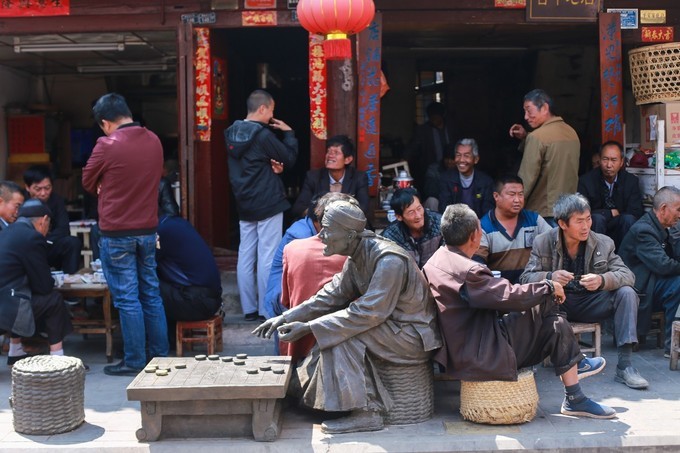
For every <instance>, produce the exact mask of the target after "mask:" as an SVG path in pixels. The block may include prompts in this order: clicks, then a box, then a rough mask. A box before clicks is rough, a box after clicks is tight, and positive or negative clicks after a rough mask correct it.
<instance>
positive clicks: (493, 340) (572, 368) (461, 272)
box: [423, 204, 616, 418]
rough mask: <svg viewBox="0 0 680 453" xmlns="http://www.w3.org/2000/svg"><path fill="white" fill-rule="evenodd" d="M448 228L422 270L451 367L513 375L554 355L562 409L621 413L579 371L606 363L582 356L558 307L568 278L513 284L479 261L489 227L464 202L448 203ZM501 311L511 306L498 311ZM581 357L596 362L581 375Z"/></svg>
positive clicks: (476, 376)
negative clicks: (592, 391)
mask: <svg viewBox="0 0 680 453" xmlns="http://www.w3.org/2000/svg"><path fill="white" fill-rule="evenodd" d="M442 234H443V235H444V240H445V241H446V244H447V245H445V246H443V247H442V248H440V249H439V250H438V251H437V252H436V253H435V254H434V255H433V256H432V258H430V260H429V261H428V262H427V263H426V264H425V267H424V268H423V272H424V273H425V276H426V278H427V279H428V281H429V282H430V289H431V290H432V294H433V295H434V298H435V300H436V301H437V305H438V307H439V328H440V331H441V333H442V336H443V338H444V346H443V347H442V348H441V349H440V350H439V351H438V353H437V354H436V355H435V360H436V361H437V362H439V363H441V364H442V365H444V366H445V368H446V373H447V374H449V375H450V376H452V377H453V378H455V379H461V380H466V381H490V380H506V381H512V380H516V379H517V369H518V368H523V367H528V366H533V365H535V364H537V363H540V362H541V361H542V360H543V359H544V358H545V357H546V356H550V359H551V361H552V363H554V364H555V374H556V375H558V376H560V378H561V379H562V382H563V383H564V387H565V393H566V396H565V399H564V402H563V403H562V409H561V412H562V413H563V414H565V415H580V416H584V417H592V418H613V417H615V416H616V412H615V411H614V410H613V409H612V408H609V407H607V406H604V405H600V404H598V403H596V402H594V401H592V400H591V399H590V398H588V397H586V396H585V395H584V394H583V391H582V390H581V386H580V384H579V378H584V377H586V376H590V375H593V374H596V373H598V372H600V371H602V369H603V368H604V361H603V360H602V359H601V358H595V359H584V358H583V354H581V351H580V347H579V345H578V342H577V341H576V338H575V337H574V332H573V331H572V329H571V326H570V325H569V323H568V322H567V320H566V319H565V318H564V316H563V315H561V314H560V313H559V311H558V310H557V306H558V304H561V303H563V302H564V297H565V296H564V289H563V288H562V285H560V284H559V283H558V282H554V281H551V280H543V281H541V282H537V283H530V284H526V285H513V284H511V283H510V282H509V281H508V280H506V279H504V278H495V277H493V275H492V274H491V271H490V270H489V269H488V268H487V267H486V266H484V265H483V264H480V263H478V262H476V261H473V260H472V259H471V258H472V256H473V255H474V253H475V252H476V251H477V249H478V248H479V243H480V241H481V238H482V229H481V227H480V224H479V220H478V219H477V215H476V214H475V213H474V211H472V210H471V209H470V208H469V207H468V206H466V205H464V204H455V205H451V206H449V207H447V208H446V211H445V212H444V215H443V217H442ZM499 312H505V313H507V314H506V315H503V316H500V317H499V315H498V313H499ZM581 360H584V361H588V362H590V363H591V365H592V367H591V369H590V370H589V371H588V372H586V373H583V374H581V375H579V373H578V370H577V364H578V362H579V361H581Z"/></svg>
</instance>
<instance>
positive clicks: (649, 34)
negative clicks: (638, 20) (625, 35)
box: [640, 27, 674, 42]
mask: <svg viewBox="0 0 680 453" xmlns="http://www.w3.org/2000/svg"><path fill="white" fill-rule="evenodd" d="M673 31H674V30H673V27H642V29H641V31H640V35H641V37H642V42H672V41H674V33H673Z"/></svg>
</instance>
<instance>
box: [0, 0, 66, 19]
mask: <svg viewBox="0 0 680 453" xmlns="http://www.w3.org/2000/svg"><path fill="white" fill-rule="evenodd" d="M70 13H71V0H1V1H0V17H33V16H68V15H69V14H70Z"/></svg>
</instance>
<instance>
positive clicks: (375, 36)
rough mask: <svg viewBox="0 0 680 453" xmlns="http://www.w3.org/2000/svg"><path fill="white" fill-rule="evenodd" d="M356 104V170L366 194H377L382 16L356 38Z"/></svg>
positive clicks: (376, 16) (378, 15)
mask: <svg viewBox="0 0 680 453" xmlns="http://www.w3.org/2000/svg"><path fill="white" fill-rule="evenodd" d="M357 45H358V48H359V50H358V51H357V67H358V73H359V74H358V78H359V84H358V89H359V102H358V115H357V117H358V118H357V123H358V125H357V126H358V127H357V161H358V162H357V166H358V168H359V170H363V171H365V172H366V174H367V175H368V192H369V194H370V195H371V196H376V195H377V194H378V186H379V185H380V176H379V175H378V172H379V171H380V89H381V85H382V84H381V81H380V76H381V74H382V72H381V70H380V63H381V59H382V55H381V49H382V16H381V15H380V14H376V15H375V18H374V19H373V22H371V25H369V26H368V28H367V29H365V30H364V31H362V32H361V33H359V34H358V35H357Z"/></svg>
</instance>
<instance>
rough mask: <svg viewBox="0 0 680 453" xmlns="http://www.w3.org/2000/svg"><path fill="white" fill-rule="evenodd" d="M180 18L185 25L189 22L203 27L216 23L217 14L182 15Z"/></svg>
mask: <svg viewBox="0 0 680 453" xmlns="http://www.w3.org/2000/svg"><path fill="white" fill-rule="evenodd" d="M180 17H181V19H182V22H183V23H185V24H186V23H187V22H189V23H192V24H196V25H204V24H214V23H215V22H217V13H191V14H182V15H181V16H180Z"/></svg>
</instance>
